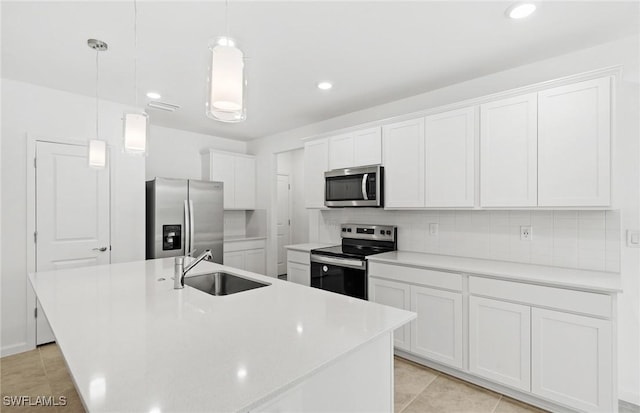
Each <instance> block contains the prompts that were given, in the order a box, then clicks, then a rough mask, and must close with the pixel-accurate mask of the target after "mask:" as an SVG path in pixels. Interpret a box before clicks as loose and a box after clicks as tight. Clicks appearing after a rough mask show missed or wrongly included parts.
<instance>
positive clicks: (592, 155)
mask: <svg viewBox="0 0 640 413" xmlns="http://www.w3.org/2000/svg"><path fill="white" fill-rule="evenodd" d="M609 84H610V78H608V77H607V78H603V79H596V80H590V81H587V82H580V83H576V84H573V85H568V86H562V87H557V88H554V89H549V90H545V91H543V92H540V93H539V94H538V99H539V101H538V105H539V106H538V128H539V134H538V205H540V206H606V205H609V204H610V183H611V171H610V165H609V157H610V151H611V120H610V113H611V107H610V93H611V92H610V86H609Z"/></svg>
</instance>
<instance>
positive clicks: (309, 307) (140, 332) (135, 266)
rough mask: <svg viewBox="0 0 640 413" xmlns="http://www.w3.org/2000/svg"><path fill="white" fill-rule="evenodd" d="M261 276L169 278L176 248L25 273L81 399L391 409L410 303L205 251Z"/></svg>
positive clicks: (145, 407)
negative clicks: (230, 285) (396, 335)
mask: <svg viewBox="0 0 640 413" xmlns="http://www.w3.org/2000/svg"><path fill="white" fill-rule="evenodd" d="M212 271H227V272H230V273H234V274H238V275H241V276H245V277H248V278H251V279H254V280H257V281H261V282H266V283H269V284H270V285H269V286H267V287H262V288H257V289H254V290H249V291H244V292H240V293H237V294H232V295H227V296H211V295H208V294H206V293H204V292H201V291H199V290H196V289H194V288H191V287H188V286H186V287H185V288H184V289H182V290H174V289H173V280H172V279H171V277H172V276H173V259H170V258H169V259H159V260H149V261H139V262H132V263H124V264H112V265H105V266H96V267H87V268H77V269H64V270H57V271H49V272H40V273H34V274H30V276H29V279H30V281H31V284H32V286H33V288H34V290H35V292H36V295H37V297H38V300H39V301H40V303H41V305H42V309H43V311H44V312H45V315H46V317H47V319H48V321H49V323H50V325H51V328H52V330H53V332H54V335H55V337H56V341H57V343H58V346H59V347H60V350H61V351H62V354H63V356H64V358H65V361H66V363H67V367H68V369H69V372H70V373H71V376H72V378H73V380H74V382H75V385H76V388H77V390H78V393H79V394H80V397H81V399H82V401H83V403H84V405H85V408H86V409H87V410H88V411H140V412H155V413H158V412H170V411H182V412H186V411H276V410H277V411H309V410H314V411H392V410H393V337H392V335H393V330H394V329H396V328H398V327H400V326H402V325H403V324H405V323H407V322H409V321H410V320H412V319H413V318H415V314H414V313H410V312H407V311H403V310H398V309H394V308H391V307H387V306H382V305H379V304H375V303H371V302H367V301H363V300H359V299H355V298H350V297H346V296H342V295H338V294H334V293H330V292H326V291H322V290H316V289H313V288H309V287H305V286H300V285H297V284H293V283H288V282H286V281H280V280H277V279H273V278H270V277H266V276H262V275H258V274H253V273H249V272H246V271H241V270H236V269H233V268H229V267H226V266H223V265H218V264H213V263H208V262H203V263H201V264H198V266H196V267H195V268H194V269H193V270H192V271H191V272H190V273H189V274H188V276H189V275H191V276H194V275H197V274H202V273H206V272H212Z"/></svg>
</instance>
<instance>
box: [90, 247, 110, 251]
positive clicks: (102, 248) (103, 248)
mask: <svg viewBox="0 0 640 413" xmlns="http://www.w3.org/2000/svg"><path fill="white" fill-rule="evenodd" d="M93 250H94V251H100V252H105V251H106V250H107V247H100V248H93Z"/></svg>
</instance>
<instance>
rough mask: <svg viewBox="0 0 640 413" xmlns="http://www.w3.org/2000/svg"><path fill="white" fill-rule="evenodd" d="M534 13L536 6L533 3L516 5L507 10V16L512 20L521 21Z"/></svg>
mask: <svg viewBox="0 0 640 413" xmlns="http://www.w3.org/2000/svg"><path fill="white" fill-rule="evenodd" d="M534 11H536V5H535V4H533V3H518V4H514V5H513V6H511V7H509V8H508V9H507V16H509V17H511V18H512V19H523V18H525V17H527V16H529V15H530V14H531V13H533V12H534Z"/></svg>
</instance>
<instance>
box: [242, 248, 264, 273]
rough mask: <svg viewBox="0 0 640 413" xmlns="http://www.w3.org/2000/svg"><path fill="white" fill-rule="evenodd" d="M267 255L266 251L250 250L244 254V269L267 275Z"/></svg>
mask: <svg viewBox="0 0 640 413" xmlns="http://www.w3.org/2000/svg"><path fill="white" fill-rule="evenodd" d="M265 266H266V264H265V253H264V249H262V248H260V249H255V250H248V251H245V252H244V269H245V270H247V271H251V272H255V273H257V274H262V275H265V274H266V271H265Z"/></svg>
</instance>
